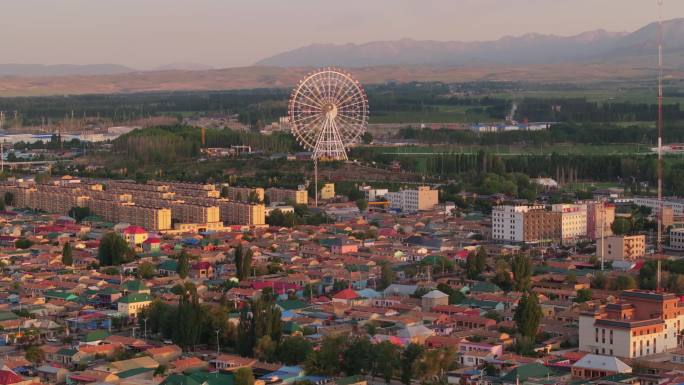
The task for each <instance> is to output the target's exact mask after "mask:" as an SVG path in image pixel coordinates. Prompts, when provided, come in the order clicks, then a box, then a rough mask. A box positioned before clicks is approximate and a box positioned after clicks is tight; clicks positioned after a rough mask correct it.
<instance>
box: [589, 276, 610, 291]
mask: <svg viewBox="0 0 684 385" xmlns="http://www.w3.org/2000/svg"><path fill="white" fill-rule="evenodd" d="M590 284H591V287H592V288H594V289H601V290H603V289H605V288H606V285H607V284H608V280H607V279H606V275H605V274H604V273H603V272H601V271H599V272H597V273H596V275H594V277H593V278H592V279H591V281H590Z"/></svg>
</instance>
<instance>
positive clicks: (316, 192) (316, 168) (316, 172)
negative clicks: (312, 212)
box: [314, 157, 318, 207]
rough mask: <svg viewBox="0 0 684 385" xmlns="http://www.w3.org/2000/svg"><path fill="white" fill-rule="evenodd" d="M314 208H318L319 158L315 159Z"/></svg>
mask: <svg viewBox="0 0 684 385" xmlns="http://www.w3.org/2000/svg"><path fill="white" fill-rule="evenodd" d="M314 207H318V158H315V157H314Z"/></svg>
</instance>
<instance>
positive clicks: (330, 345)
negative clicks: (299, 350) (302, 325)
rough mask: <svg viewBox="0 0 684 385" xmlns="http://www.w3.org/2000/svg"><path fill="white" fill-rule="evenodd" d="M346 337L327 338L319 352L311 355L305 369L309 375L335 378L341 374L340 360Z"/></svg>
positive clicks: (324, 339)
mask: <svg viewBox="0 0 684 385" xmlns="http://www.w3.org/2000/svg"><path fill="white" fill-rule="evenodd" d="M346 341H347V338H346V336H327V337H325V338H323V342H322V343H321V346H320V348H319V349H318V350H316V351H314V352H313V353H312V354H310V355H309V357H308V358H307V360H306V362H305V363H304V367H305V369H306V371H307V373H312V374H319V375H326V376H335V375H338V374H339V373H340V372H341V367H340V360H341V355H342V352H343V351H344V349H345V346H346Z"/></svg>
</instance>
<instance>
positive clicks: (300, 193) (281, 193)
mask: <svg viewBox="0 0 684 385" xmlns="http://www.w3.org/2000/svg"><path fill="white" fill-rule="evenodd" d="M266 195H267V196H268V199H270V201H271V203H275V202H280V203H285V202H289V203H292V204H296V205H306V204H308V203H309V192H308V191H306V189H304V188H300V189H297V190H289V189H284V188H275V187H271V188H268V189H266Z"/></svg>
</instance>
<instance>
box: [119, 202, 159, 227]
mask: <svg viewBox="0 0 684 385" xmlns="http://www.w3.org/2000/svg"><path fill="white" fill-rule="evenodd" d="M117 214H118V215H117V217H118V221H119V222H128V223H131V224H135V225H137V226H142V227H144V228H146V229H150V230H169V229H171V209H169V208H164V207H147V206H138V205H133V204H121V205H119V206H118V207H117Z"/></svg>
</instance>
